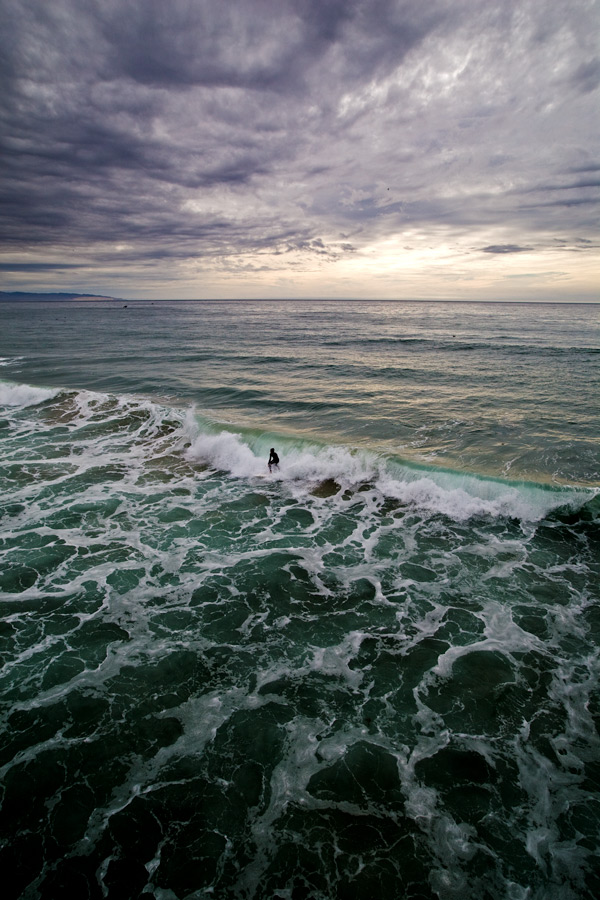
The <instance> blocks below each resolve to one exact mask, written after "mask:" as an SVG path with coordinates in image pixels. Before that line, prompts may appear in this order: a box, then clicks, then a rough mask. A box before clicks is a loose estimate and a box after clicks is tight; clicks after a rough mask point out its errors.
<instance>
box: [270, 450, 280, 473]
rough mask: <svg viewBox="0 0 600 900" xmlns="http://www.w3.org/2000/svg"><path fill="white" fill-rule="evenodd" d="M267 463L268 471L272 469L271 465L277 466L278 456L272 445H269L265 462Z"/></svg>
mask: <svg viewBox="0 0 600 900" xmlns="http://www.w3.org/2000/svg"><path fill="white" fill-rule="evenodd" d="M267 465H268V467H269V472H272V471H273V466H275V468H276V469H278V468H279V457H278V456H277V454H276V453H275V448H274V447H271V452H270V454H269V462H268V463H267Z"/></svg>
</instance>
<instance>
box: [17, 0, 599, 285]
mask: <svg viewBox="0 0 600 900" xmlns="http://www.w3.org/2000/svg"><path fill="white" fill-rule="evenodd" d="M0 7H1V11H2V19H3V28H2V32H1V36H0V59H1V60H2V62H1V64H0V77H1V79H2V88H3V89H2V95H1V99H0V103H1V112H0V115H1V119H0V152H1V154H2V182H1V185H0V240H1V241H2V256H1V262H2V263H3V266H2V269H3V271H4V272H5V273H6V272H7V271H9V270H10V269H9V267H10V265H11V264H12V266H13V268H12V270H10V271H12V272H13V273H14V276H13V280H12V281H11V282H10V285H9V286H10V287H11V288H14V287H16V286H19V285H26V284H27V283H28V282H27V281H26V275H27V273H29V274H31V273H32V272H33V269H31V268H27V267H28V266H30V265H31V264H33V263H36V264H37V265H38V267H39V269H40V272H41V271H42V270H43V271H45V272H46V273H50V272H53V271H59V270H60V268H61V265H60V264H61V262H63V263H64V267H63V268H64V275H63V277H62V280H60V283H59V281H58V280H57V277H58V276H57V275H56V274H55V275H53V280H52V282H51V283H50V282H48V289H49V290H51V289H55V288H57V287H65V286H66V287H71V286H75V287H76V289H78V290H82V289H85V288H86V287H89V286H91V287H92V289H93V290H102V291H103V292H104V293H106V292H109V291H112V292H114V293H116V294H117V295H123V294H125V293H126V291H127V290H129V291H130V292H133V293H135V292H136V291H137V293H138V294H139V295H143V294H144V292H148V291H149V290H150V289H152V290H155V294H156V295H163V296H164V285H167V284H173V285H175V287H174V290H173V294H172V295H173V296H183V295H187V296H195V295H201V294H202V290H203V288H202V286H201V284H200V280H201V278H200V277H201V275H202V273H204V274H205V275H208V274H210V284H211V285H213V286H216V288H213V289H218V284H219V278H220V277H226V278H227V279H230V278H231V277H233V276H234V275H235V273H236V272H237V273H239V276H240V281H239V282H238V287H236V288H234V286H233V285H232V286H231V288H230V289H231V290H234V289H235V290H238V293H239V295H241V296H243V295H244V293H245V290H244V286H245V285H246V284H247V283H248V281H247V279H248V272H252V271H254V272H258V271H260V272H262V273H264V272H271V273H272V274H273V279H274V280H272V282H271V283H270V285H268V290H271V291H272V290H280V289H281V288H282V287H283V288H285V286H286V281H285V279H286V278H287V276H288V274H289V273H292V275H293V277H294V278H297V277H299V276H300V275H301V274H302V273H307V272H312V273H313V274H314V273H317V274H318V272H319V271H322V272H323V273H325V272H326V273H327V279H328V280H329V281H328V283H330V284H332V285H334V284H335V278H336V275H335V272H336V271H338V272H340V271H345V270H343V266H344V265H345V264H346V263H345V261H347V260H352V266H353V267H354V269H353V270H352V271H354V272H355V277H356V278H357V279H360V277H362V276H361V275H360V272H361V269H360V265H361V261H362V262H364V264H365V265H370V264H371V262H372V261H373V260H374V259H375V258H380V259H381V266H382V267H383V268H382V271H383V269H385V267H386V266H388V269H389V267H390V266H394V265H396V264H397V261H398V260H401V259H402V257H403V255H406V259H407V260H409V259H413V258H416V257H414V253H415V252H416V250H415V248H417V250H418V252H419V253H425V248H426V246H430V245H433V246H434V247H435V248H437V249H436V252H438V251H439V254H440V258H442V257H443V256H444V254H446V255H448V254H449V256H452V254H454V255H455V257H454V258H455V259H456V260H459V261H460V264H461V265H463V264H464V263H465V260H466V259H467V257H468V255H469V253H472V254H473V257H474V258H475V257H477V259H478V260H479V262H478V263H477V264H478V265H483V262H482V260H483V259H485V255H487V258H488V261H489V263H491V262H492V260H491V257H493V256H494V255H495V256H498V257H500V256H506V257H508V256H513V255H514V256H515V258H516V256H521V255H522V256H523V257H525V256H528V254H527V253H525V252H524V251H530V250H531V249H532V248H536V251H539V248H543V252H545V253H548V254H551V253H553V252H554V249H553V248H554V247H555V245H553V243H552V241H553V239H555V240H556V241H559V242H560V241H565V242H567V243H570V244H574V243H575V242H577V241H579V244H578V247H579V248H580V249H581V250H582V251H583V250H585V248H586V246H588V245H586V244H585V241H586V240H590V237H593V234H594V229H595V227H596V223H597V214H598V210H597V200H598V193H599V191H598V188H599V185H600V180H599V179H598V177H597V172H598V171H599V165H600V164H599V162H598V158H597V157H595V156H594V151H595V149H596V148H597V147H598V136H597V132H596V129H597V125H596V122H597V93H595V92H596V91H597V90H598V83H599V79H600V63H599V61H598V56H597V47H596V44H597V42H596V40H595V36H594V35H595V33H596V32H597V26H598V15H597V8H596V7H595V6H594V5H593V4H589V3H588V2H586V0H572V2H571V3H569V4H561V5H558V4H556V3H554V2H551V0H536V2H534V0H518V2H516V0H515V2H513V0H502V2H498V3H490V2H489V0H452V2H450V0H443V2H441V0H431V2H428V3H417V2H416V0H365V2H349V0H247V2H242V0H239V2H231V3H214V2H210V0H171V2H169V3H165V2H164V0H143V2H142V0H139V2H135V0H133V2H129V3H122V2H116V0H53V2H52V3H48V2H46V0H2V2H1V3H0ZM382 247H384V248H387V249H386V250H385V252H383V255H381V256H380V254H381V253H382V250H381V248H382ZM477 247H479V248H480V249H479V251H478V250H477ZM419 248H420V249H419ZM481 249H483V251H484V256H482V254H481ZM539 252H541V251H539ZM596 252H597V249H596V245H595V241H592V243H590V244H589V253H590V254H591V253H596ZM386 254H387V255H386ZM410 254H413V256H411V255H410ZM448 258H449V257H448ZM390 260H392V262H391V263H390ZM415 265H417V263H415ZM19 266H20V268H19ZM15 267H16V268H15ZM319 267H321V268H319ZM69 269H71V270H72V271H69ZM82 271H85V273H86V280H85V281H83V280H82V277H83V276H82V275H80V274H78V273H79V272H82ZM19 273H20V275H19ZM17 276H18V279H17ZM90 279H91V282H93V283H91V282H90ZM282 279H283V280H282ZM155 281H156V282H157V283H159V284H160V288H156V289H154V288H151V286H152V284H153V283H154V282H155ZM32 284H33V282H32ZM40 284H41V282H40V281H36V282H35V287H36V288H37V287H39V285H40ZM123 284H126V287H123ZM136 284H137V285H138V286H137V287H136ZM228 284H230V285H231V282H228ZM260 284H266V282H264V281H263V282H260V281H258V282H257V285H258V287H260ZM314 284H315V282H314V281H313V282H311V283H310V285H308V283H307V285H308V286H307V287H306V289H304V288H303V289H302V290H301V291H300V292H301V293H302V292H304V293H309V292H310V290H314ZM311 285H312V286H311ZM177 286H180V287H181V290H179V292H178V290H177ZM351 287H352V283H351V272H350V270H348V272H347V273H346V276H345V278H344V279H343V280H342V281H341V282H340V285H339V291H340V292H342V293H343V292H344V291H345V292H347V291H348V290H350V291H351ZM228 289H229V288H228ZM257 289H258V288H257ZM389 289H390V285H387V286H386V287H385V290H389ZM329 290H330V291H331V290H333V291H335V287H333V288H330V289H329ZM361 290H363V288H361ZM374 290H375V288H374ZM156 291H158V293H156Z"/></svg>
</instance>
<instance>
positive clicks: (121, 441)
mask: <svg viewBox="0 0 600 900" xmlns="http://www.w3.org/2000/svg"><path fill="white" fill-rule="evenodd" d="M0 324H1V328H0V522H1V531H0V610H1V620H0V648H1V653H2V663H3V665H2V670H1V672H0V692H1V693H0V701H1V706H0V728H1V732H2V742H1V749H0V780H1V794H0V798H1V807H0V820H1V823H2V827H1V829H0V835H1V838H0V841H1V843H0V853H1V854H2V857H3V860H4V869H3V871H4V872H5V873H6V872H10V873H11V874H10V878H9V879H8V882H9V883H8V896H9V897H15V898H17V897H24V898H53V897H56V896H58V895H59V894H63V893H65V892H69V891H70V892H71V893H72V894H75V895H78V896H86V897H98V898H101V897H123V896H126V897H131V898H134V897H141V896H154V897H156V898H160V900H173V898H175V900H184V898H200V897H232V898H244V900H246V898H248V900H250V898H257V900H258V898H260V900H262V898H280V900H299V898H312V900H330V898H344V900H345V898H363V897H364V898H372V897H379V896H386V897H388V896H389V897H403V898H404V897H406V898H414V900H417V898H419V900H429V898H431V900H435V898H441V900H446V898H452V897H457V898H458V897H460V898H461V900H483V898H490V900H504V898H511V900H547V898H556V900H559V898H560V900H579V898H590V900H591V898H595V897H596V896H598V894H599V893H600V879H599V876H598V871H599V867H598V850H599V848H598V843H599V842H598V835H599V826H600V813H599V810H600V804H599V800H600V795H599V777H600V764H599V759H600V738H599V735H598V722H599V719H600V690H599V659H598V657H599V653H598V648H599V640H600V612H599V610H600V606H599V600H600V588H599V585H600V577H599V575H600V571H599V570H600V552H599V529H598V518H599V512H600V497H599V492H600V445H599V442H598V396H599V395H600V393H599V388H600V316H599V307H598V306H594V305H568V304H564V305H558V304H534V305H527V304H495V303H490V304H458V303H400V302H397V303H392V302H387V303H383V302H371V303H357V302H356V303H347V302H346V303H338V302H333V301H328V302H325V301H323V302H317V301H312V302H311V301H302V302H294V303H292V302H287V303H286V302H283V301H282V302H266V301H261V302H259V301H252V302H251V301H238V302H216V301H215V302H160V303H159V302H155V303H151V302H149V301H146V302H137V303H131V302H129V303H128V304H127V306H126V307H125V306H124V305H123V304H120V303H117V302H112V303H111V302H107V301H101V302H100V301H92V302H85V303H84V302H80V303H62V302H60V303H58V302H53V303H24V302H21V303H18V304H16V303H2V304H0ZM271 447H275V448H276V449H277V452H278V454H279V456H280V460H281V463H280V466H279V468H278V469H277V470H274V471H273V472H272V473H270V472H269V470H268V468H267V459H268V455H269V449H270V448H271Z"/></svg>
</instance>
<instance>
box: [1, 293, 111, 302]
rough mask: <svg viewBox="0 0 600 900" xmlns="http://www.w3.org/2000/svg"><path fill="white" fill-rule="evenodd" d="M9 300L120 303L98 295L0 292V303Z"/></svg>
mask: <svg viewBox="0 0 600 900" xmlns="http://www.w3.org/2000/svg"><path fill="white" fill-rule="evenodd" d="M11 300H13V301H14V300H23V301H28V300H29V301H34V300H117V301H120V302H122V301H121V298H120V297H105V296H103V295H100V294H68V293H62V292H61V293H56V292H52V293H42V292H41V291H40V292H31V291H0V303H1V302H2V301H6V302H8V301H11Z"/></svg>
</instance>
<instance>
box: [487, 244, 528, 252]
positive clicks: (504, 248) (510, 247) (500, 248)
mask: <svg viewBox="0 0 600 900" xmlns="http://www.w3.org/2000/svg"><path fill="white" fill-rule="evenodd" d="M481 250H482V252H483V253H527V252H530V251H531V250H533V247H518V246H517V245H516V244H490V245H489V247H482V248H481Z"/></svg>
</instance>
